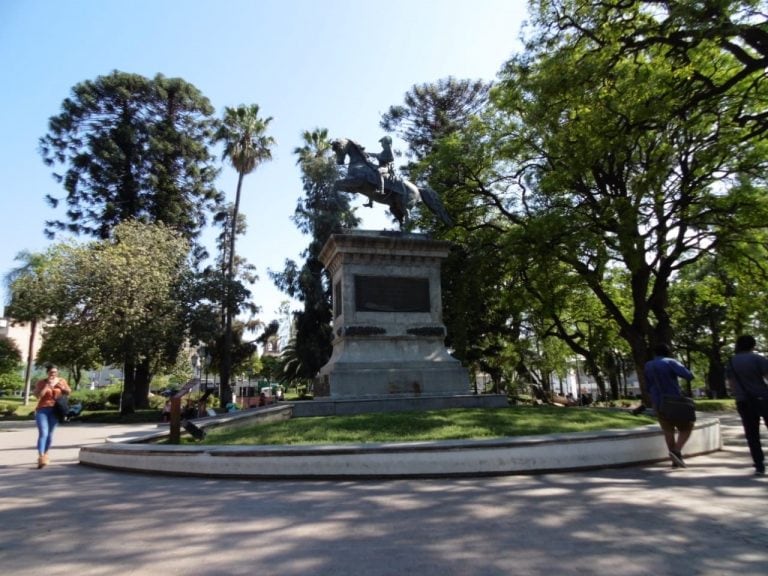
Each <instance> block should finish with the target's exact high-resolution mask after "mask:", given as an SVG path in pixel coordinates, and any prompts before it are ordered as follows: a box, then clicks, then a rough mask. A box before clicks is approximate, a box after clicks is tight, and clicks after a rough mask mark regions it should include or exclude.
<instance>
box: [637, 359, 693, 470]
mask: <svg viewBox="0 0 768 576" xmlns="http://www.w3.org/2000/svg"><path fill="white" fill-rule="evenodd" d="M653 352H654V354H655V358H654V359H653V360H650V361H648V362H646V363H645V367H644V369H643V372H644V374H645V386H646V389H647V390H648V394H649V395H650V397H651V404H652V405H653V408H654V410H656V414H657V415H658V418H659V426H660V427H661V430H662V432H664V441H665V442H666V443H667V450H669V457H670V459H671V460H672V466H674V467H675V468H677V467H681V468H685V461H684V460H683V446H685V443H686V442H687V441H688V438H690V436H691V432H692V431H693V422H677V421H675V422H673V421H671V420H667V419H666V418H664V417H663V416H661V414H659V408H660V407H661V402H662V399H663V398H664V396H683V391H682V390H681V389H680V384H679V383H678V378H684V379H686V380H688V381H689V382H690V381H691V380H693V374H692V373H691V371H690V370H688V368H686V367H685V366H683V365H682V364H681V363H680V362H678V361H677V360H675V359H674V358H671V353H670V351H669V346H667V345H666V344H659V345H657V346H656V347H655V348H654V349H653ZM675 432H677V438H675Z"/></svg>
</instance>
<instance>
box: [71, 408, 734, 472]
mask: <svg viewBox="0 0 768 576" xmlns="http://www.w3.org/2000/svg"><path fill="white" fill-rule="evenodd" d="M721 447H722V440H721V436H720V420H718V419H717V418H702V419H700V420H699V421H698V422H697V423H696V427H695V429H694V431H693V434H692V435H691V439H690V440H689V441H688V444H687V445H686V449H685V454H684V455H685V456H687V457H690V456H695V455H697V454H705V453H708V452H714V451H717V450H720V449H721ZM662 460H668V455H667V449H666V447H665V444H664V438H663V436H662V433H661V430H660V429H659V427H658V425H655V424H654V425H649V426H643V427H640V428H634V429H630V430H605V431H600V432H585V433H576V434H553V435H548V436H522V437H510V438H500V439H492V440H458V441H442V442H411V443H389V444H355V445H336V446H199V447H198V446H194V445H186V446H178V445H175V446H171V445H152V444H123V443H107V444H104V445H98V446H86V447H84V448H81V450H80V463H81V464H85V465H88V466H96V467H101V468H109V469H119V470H127V471H135V472H149V473H157V474H170V475H183V476H206V477H231V478H262V479H274V478H286V479H288V478H290V479H295V478H306V479H330V478H334V479H335V478H346V479H349V478H384V477H391V478H418V477H445V476H478V475H501V474H531V473H541V472H556V471H569V470H585V469H594V468H605V467H616V466H628V465H632V464H643V463H651V462H658V461H662Z"/></svg>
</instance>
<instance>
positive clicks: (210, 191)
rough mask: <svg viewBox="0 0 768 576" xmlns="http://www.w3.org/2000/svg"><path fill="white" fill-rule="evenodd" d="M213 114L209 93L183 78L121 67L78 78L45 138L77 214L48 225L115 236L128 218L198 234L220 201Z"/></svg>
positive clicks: (48, 157) (70, 209)
mask: <svg viewBox="0 0 768 576" xmlns="http://www.w3.org/2000/svg"><path fill="white" fill-rule="evenodd" d="M212 115H213V107H212V106H211V104H210V102H209V101H208V99H207V98H205V97H204V96H203V95H202V94H201V93H200V92H199V90H197V89H196V88H195V87H194V86H192V85H191V84H189V83H187V82H185V81H184V80H181V79H179V78H165V77H164V76H162V75H160V74H158V75H157V76H156V77H155V78H153V79H148V78H144V77H143V76H140V75H138V74H128V73H124V72H118V71H115V72H112V73H111V74H109V75H107V76H99V77H98V78H96V79H95V80H93V81H85V82H81V83H80V84H77V85H76V86H75V87H74V88H72V95H71V97H70V98H67V99H65V100H64V102H63V103H62V111H61V113H60V114H59V115H58V116H54V117H52V118H51V119H50V124H49V132H48V134H46V135H45V136H44V137H43V138H41V139H40V151H41V154H42V156H43V159H44V161H45V163H46V164H47V165H48V166H51V167H53V168H55V169H56V170H57V172H55V173H54V177H55V178H56V180H57V181H58V182H60V183H61V184H62V186H63V188H64V191H65V192H66V197H65V201H66V206H67V211H66V218H67V219H66V220H53V221H49V222H47V226H48V228H47V232H48V233H49V235H53V234H54V233H55V232H56V231H58V230H63V231H67V232H74V233H78V234H88V235H93V236H96V237H98V238H107V237H109V234H110V231H111V230H112V228H113V227H114V226H115V225H117V224H119V223H120V222H123V221H125V220H128V219H140V220H144V221H150V222H163V223H164V224H166V225H167V226H170V227H172V228H174V229H176V230H178V231H179V232H181V233H182V234H183V235H184V236H185V237H186V238H187V239H193V238H195V237H196V236H197V235H198V234H199V232H200V230H201V229H202V227H203V225H204V224H205V216H206V212H207V210H210V209H211V208H213V207H215V206H216V205H217V204H218V203H219V202H220V196H219V193H218V192H217V191H216V189H215V188H214V185H213V182H214V179H215V177H216V175H217V169H216V168H215V167H214V165H213V157H212V156H211V153H210V152H209V150H208V143H209V140H210V138H211V136H212V134H213V130H214V128H215V121H214V120H213V118H212ZM59 170H63V172H60V171H59ZM48 200H49V202H50V203H51V205H52V206H54V207H56V206H57V205H58V203H59V201H60V199H58V198H55V197H53V196H49V197H48Z"/></svg>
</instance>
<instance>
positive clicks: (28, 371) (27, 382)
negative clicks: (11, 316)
mask: <svg viewBox="0 0 768 576" xmlns="http://www.w3.org/2000/svg"><path fill="white" fill-rule="evenodd" d="M29 326H30V328H29V350H28V353H27V367H26V368H25V370H24V406H26V405H27V404H29V393H30V387H31V384H32V364H33V361H34V353H33V350H34V348H35V332H37V319H34V318H33V319H32V321H31V322H30V325H29Z"/></svg>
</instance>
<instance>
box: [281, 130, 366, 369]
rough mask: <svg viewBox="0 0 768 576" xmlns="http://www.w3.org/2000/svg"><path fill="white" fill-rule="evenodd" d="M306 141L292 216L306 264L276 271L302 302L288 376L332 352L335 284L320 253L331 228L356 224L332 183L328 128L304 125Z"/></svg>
mask: <svg viewBox="0 0 768 576" xmlns="http://www.w3.org/2000/svg"><path fill="white" fill-rule="evenodd" d="M302 141H303V145H302V146H300V147H297V148H295V149H294V154H295V155H296V157H297V161H296V162H297V164H298V165H299V168H300V169H301V174H302V176H301V179H302V183H303V188H304V196H303V198H300V199H299V202H298V203H297V206H296V210H295V212H294V215H293V221H294V223H295V224H296V226H297V227H298V228H299V230H301V232H302V233H304V234H306V235H308V236H309V237H310V242H309V245H308V246H307V248H306V249H305V250H304V252H303V253H302V256H303V257H304V258H305V261H304V264H303V265H301V266H300V265H298V264H297V263H296V262H294V261H290V260H289V261H287V262H286V265H285V268H284V270H283V272H280V273H273V274H272V277H273V279H274V281H275V284H276V285H277V286H278V288H280V289H281V290H283V291H284V292H286V293H287V294H288V295H290V296H291V297H293V298H296V299H298V300H300V301H301V302H303V304H304V308H303V310H301V311H299V312H297V313H296V314H295V318H294V325H295V330H296V332H295V334H294V336H293V338H292V340H291V343H290V345H289V346H288V350H289V351H288V352H286V354H287V356H286V359H285V360H286V362H285V366H287V367H289V371H288V372H287V373H286V375H287V378H288V380H289V381H295V380H300V379H304V380H311V379H312V378H314V376H315V375H316V374H317V372H318V370H319V369H320V368H321V367H322V366H323V365H324V364H325V363H326V362H327V361H328V359H329V358H330V356H331V350H332V345H331V342H332V339H333V334H332V328H331V320H332V319H333V312H332V306H331V286H330V279H329V278H328V275H327V272H326V271H325V269H324V268H323V265H322V263H321V262H320V260H319V258H318V257H319V255H320V251H321V250H322V248H323V246H324V245H325V242H326V241H327V240H328V239H329V238H330V236H331V234H333V233H338V232H341V231H342V230H344V229H349V228H355V227H356V226H357V225H358V219H357V218H356V217H355V216H354V214H353V212H352V210H351V208H350V204H349V198H348V197H347V196H346V195H345V194H343V193H341V192H338V191H336V190H334V189H333V183H334V182H335V180H336V179H337V177H338V173H337V167H336V163H335V161H334V159H333V152H332V151H331V145H330V141H329V139H328V131H327V130H326V129H324V128H323V129H321V128H317V129H315V130H313V131H311V132H310V131H305V132H304V133H302ZM288 356H290V357H291V358H290V359H288Z"/></svg>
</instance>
